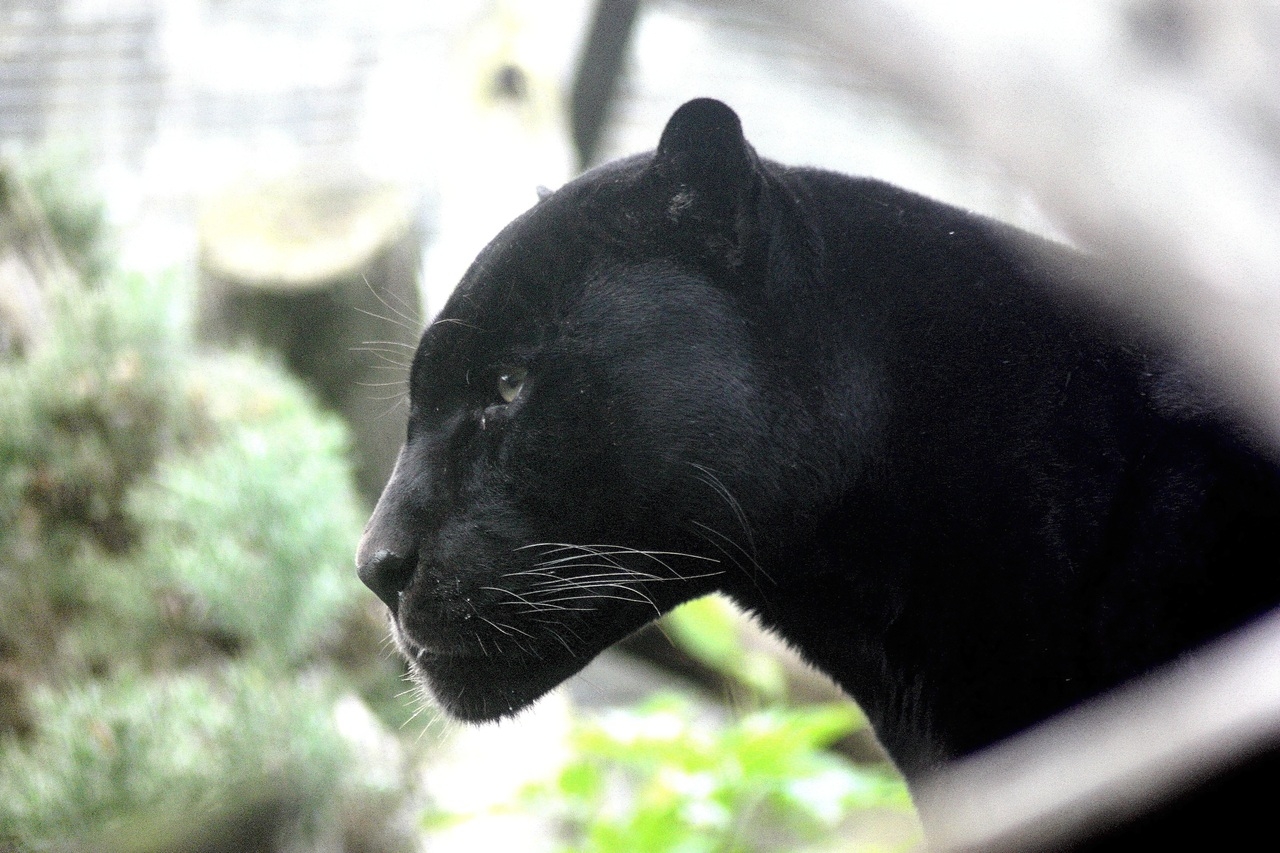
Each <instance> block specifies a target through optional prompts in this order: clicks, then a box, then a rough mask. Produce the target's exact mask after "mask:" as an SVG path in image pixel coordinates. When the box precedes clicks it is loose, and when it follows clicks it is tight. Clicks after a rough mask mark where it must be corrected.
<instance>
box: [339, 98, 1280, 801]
mask: <svg viewBox="0 0 1280 853" xmlns="http://www.w3.org/2000/svg"><path fill="white" fill-rule="evenodd" d="M1096 276H1097V274H1096V273H1095V272H1093V271H1092V270H1091V265H1090V261H1089V260H1088V259H1087V258H1085V257H1083V256H1080V255H1078V254H1077V253H1074V252H1072V251H1070V250H1068V249H1065V248H1063V247H1061V246H1058V245H1056V244H1052V243H1049V242H1047V241H1044V240H1041V239H1038V238H1036V237H1033V236H1031V235H1028V234H1025V233H1022V232H1020V231H1017V230H1015V229H1012V228H1009V227H1007V226H1004V225H1001V224H999V223H996V222H992V221H990V220H987V219H984V218H981V217H978V216H975V215H973V214H970V213H967V212H965V211H962V210H958V209H956V208H953V207H949V206H947V205H944V204H940V203H938V202H935V201H931V200H929V199H926V198H922V197H920V196H918V195H915V194H912V193H910V192H906V191H904V190H901V189H898V188H896V187H893V186H889V185H887V184H884V183H880V182H878V181H873V180H866V179H858V178H851V177H846V176H843V175H837V174H832V173H829V172H822V171H818V170H814V169H799V168H790V167H786V166H782V165H779V164H777V163H772V162H769V161H765V160H761V159H759V158H757V157H756V155H755V153H754V151H753V150H752V149H751V147H750V146H749V145H748V144H747V143H746V142H745V141H744V139H743V137H742V131H741V127H740V125H739V122H738V118H737V116H735V115H734V114H733V112H732V111H731V110H730V109H729V108H728V107H726V106H724V105H723V104H720V103H718V102H716V101H710V100H697V101H692V102H690V103H688V104H686V105H685V106H683V107H681V108H680V110H679V111H677V112H676V114H675V115H674V116H672V118H671V121H670V122H669V124H668V125H667V128H666V130H665V131H664V133H663V136H662V140H661V142H660V144H659V146H658V149H657V151H656V152H654V153H652V154H644V155H640V156H636V157H632V158H629V159H626V160H622V161H619V162H616V163H612V164H609V165H606V166H603V167H600V168H598V169H595V170H593V171H591V172H588V173H587V174H585V175H583V176H582V177H580V178H578V179H577V180H575V181H573V182H571V183H569V184H567V185H566V186H565V187H563V188H562V189H560V190H559V191H557V192H555V193H554V194H552V195H550V196H548V197H547V198H546V199H545V200H543V201H541V202H540V203H539V204H538V205H537V206H535V207H534V208H533V209H531V210H530V211H528V212H527V213H525V214H524V215H523V216H521V217H520V218H519V219H517V220H516V221H515V222H513V223H512V224H511V225H509V226H508V227H507V228H506V229H505V230H503V231H502V233H500V234H499V235H498V236H497V238H496V239H495V240H494V241H493V242H492V243H491V244H490V245H489V246H488V247H487V248H486V249H485V250H484V251H483V252H482V253H481V255H480V256H479V258H477V260H476V262H475V264H474V265H473V266H472V268H471V269H470V270H469V271H468V272H467V274H466V276H465V277H464V279H463V280H462V282H461V284H460V285H459V287H458V289H457V292H456V293H455V294H454V296H453V297H452V298H451V299H450V301H449V303H448V304H447V305H446V306H445V308H444V310H443V312H442V313H441V315H440V317H439V318H438V319H436V321H435V322H434V323H432V325H431V327H430V328H429V329H428V330H427V332H426V333H425V334H424V335H423V338H422V343H421V345H420V347H419V349H418V352H417V355H416V356H415V359H414V363H413V369H412V375H411V380H410V404H411V405H410V414H409V430H408V440H407V442H406V444H405V446H404V449H403V450H402V451H401V454H400V458H399V462H398V464H397V467H396V471H395V473H394V474H393V476H392V478H391V481H390V483H389V484H388V485H387V488H386V491H385V492H384V494H383V496H382V499H381V500H380V501H379V503H378V507H377V509H376V510H375V511H374V514H373V517H372V518H371V520H370V522H369V525H368V528H367V530H366V533H365V537H364V540H363V541H362V543H361V546H360V553H359V556H358V562H359V568H360V575H361V577H362V579H364V581H365V582H366V583H367V584H368V585H369V586H370V587H371V588H372V589H373V590H374V591H375V592H377V593H378V595H379V596H380V597H381V598H382V599H383V600H384V601H385V602H386V603H387V604H388V606H389V607H390V609H391V611H392V614H393V616H394V619H393V624H394V632H395V636H396V637H397V640H398V642H399V643H400V646H401V649H402V650H403V651H404V653H405V655H406V657H407V658H408V659H409V662H410V666H411V668H412V671H413V672H414V674H415V676H416V677H417V678H418V679H419V681H420V682H421V683H422V684H423V685H425V686H426V687H427V688H428V689H429V690H430V691H431V692H432V693H433V694H434V696H435V697H436V698H437V700H438V701H439V702H440V704H441V705H442V706H443V707H444V708H445V709H446V710H447V711H448V712H450V713H451V714H453V715H455V716H457V717H459V718H461V719H465V720H487V719H493V718H497V717H501V716H505V715H508V714H512V713H514V712H516V711H519V710H520V709H521V708H524V707H525V706H527V705H528V704H529V703H530V702H532V701H533V700H535V699H536V698H538V697H539V696H541V695H542V694H543V693H544V692H545V691H547V690H549V689H551V688H552V687H554V686H555V685H557V684H558V683H560V682H561V681H562V680H563V679H565V678H567V677H568V676H570V675H572V674H573V673H574V672H576V671H577V670H579V669H581V668H582V667H583V666H585V665H586V664H587V663H588V662H589V661H590V660H591V659H592V658H593V657H594V656H595V655H596V654H597V653H599V652H600V651H601V650H602V649H604V648H606V647H607V646H609V645H610V644H612V643H614V642H616V641H617V640H619V639H621V638H623V637H625V636H626V635H628V634H629V633H630V632H632V631H634V630H635V629H637V628H639V627H640V626H641V625H643V624H645V623H646V622H647V621H649V620H650V619H652V618H654V617H655V616H656V615H658V613H660V612H665V611H666V610H668V609H670V608H671V607H673V606H675V605H676V604H679V603H680V602H683V601H686V600H688V599H690V598H693V597H695V596H699V595H702V594H704V593H707V592H711V591H713V590H721V591H723V592H725V593H727V594H728V595H730V596H731V597H733V598H734V599H735V600H737V601H738V602H739V603H740V604H742V605H743V606H744V607H746V608H748V609H749V610H751V611H753V612H754V613H756V614H758V615H759V617H760V618H761V619H762V620H763V621H764V623H765V624H767V625H769V626H771V627H772V628H774V629H775V630H777V631H778V632H779V633H780V634H781V635H782V636H783V637H785V638H786V639H787V640H788V641H790V642H791V643H792V644H793V645H794V646H795V647H796V648H797V649H799V651H800V652H801V653H802V654H803V655H804V656H805V657H806V658H807V659H808V660H809V661H811V662H812V663H813V664H814V665H816V666H817V667H819V668H820V669H822V670H823V671H825V672H827V673H828V674H830V675H831V676H832V677H833V678H834V679H835V680H836V681H837V682H839V683H840V685H841V686H842V687H843V688H844V689H846V690H847V691H848V692H849V693H850V694H851V695H852V696H854V697H855V698H856V699H857V700H858V701H859V702H860V703H861V704H862V706H863V707H864V708H865V709H866V711H867V713H868V714H869V715H870V717H871V719H872V721H873V722H874V724H875V727H876V730H877V732H878V733H879V735H880V736H881V738H882V740H883V741H884V743H885V745H886V746H887V748H888V749H889V751H890V753H891V754H892V756H893V758H894V759H895V761H896V762H897V763H898V764H899V766H900V767H901V769H902V770H903V771H904V772H905V773H906V774H907V775H908V776H909V777H911V776H915V775H917V774H919V773H920V772H922V771H925V770H927V769H929V768H930V767H933V766H935V765H937V764H938V763H939V762H942V761H945V760H947V759H949V758H951V757H954V756H957V755H960V754H964V753H967V752H970V751H972V750H974V749H977V748H979V747H982V746H984V745H986V744H989V743H991V742H993V741H995V740H997V739H1000V738H1002V737H1005V736H1007V735H1009V734H1011V733H1013V732H1016V731H1018V730H1019V729H1022V728H1024V727H1025V726H1027V725H1029V724H1031V723H1034V722H1036V721H1038V720H1040V719H1043V718H1045V717H1046V716H1048V715H1050V714H1053V713H1054V712H1056V711H1058V710H1060V709H1063V708H1065V707H1067V706H1069V705H1071V704H1073V703H1075V702H1077V701H1079V700H1081V699H1083V698H1085V697H1088V696H1090V695H1093V694H1096V693H1098V692H1100V691H1103V690H1105V689H1107V688H1109V687H1111V686H1112V685H1115V684H1117V683H1118V682H1120V681H1123V680H1125V679H1128V678H1131V677H1133V676H1135V675H1138V674H1140V673H1142V672H1144V671H1146V670H1148V669H1150V668H1151V667H1153V666H1155V665H1158V664H1160V663H1162V662H1165V661H1168V660H1170V659H1172V658H1175V657H1177V656H1178V655H1179V654H1180V653H1182V652H1184V651H1185V650H1187V649H1189V648H1191V647H1193V646H1195V645H1197V644H1199V643H1201V642H1202V641H1204V640H1206V639H1208V638H1211V637H1213V636H1215V635H1218V634H1220V633H1222V632H1223V631H1225V630H1227V629H1229V628H1231V627H1233V626H1235V625H1238V624H1240V623H1242V622H1244V621H1246V620H1248V619H1249V618H1250V617H1252V616H1254V615H1256V614H1258V613H1260V612H1262V611H1264V610H1267V609H1269V608H1270V607H1271V606H1273V605H1274V604H1276V602H1277V600H1280V572H1277V571H1276V565H1275V558H1274V555H1275V553H1276V535H1277V531H1280V474H1278V473H1277V469H1276V467H1275V466H1274V465H1273V464H1272V463H1271V462H1270V461H1268V460H1267V459H1265V458H1264V457H1263V455H1261V454H1259V453H1257V452H1255V451H1254V450H1252V449H1251V447H1250V444H1249V442H1248V440H1247V439H1246V438H1245V437H1244V436H1243V434H1242V433H1241V432H1240V431H1238V430H1236V429H1235V428H1234V427H1232V426H1230V424H1229V421H1228V419H1227V418H1226V417H1225V416H1224V415H1223V414H1222V412H1221V411H1220V407H1219V406H1217V405H1216V404H1215V403H1214V402H1213V401H1212V400H1211V399H1210V398H1209V397H1207V396H1206V395H1205V394H1204V393H1202V392H1201V391H1199V390H1197V385H1196V383H1195V381H1194V377H1192V376H1190V375H1189V374H1188V373H1187V371H1186V370H1185V369H1183V368H1182V367H1180V366H1179V365H1178V363H1177V359H1176V358H1174V357H1173V356H1172V355H1171V354H1170V351H1168V350H1165V349H1163V348H1161V347H1160V346H1158V345H1157V344H1155V343H1154V342H1153V339H1152V338H1151V337H1150V336H1148V335H1146V334H1144V333H1142V332H1141V330H1138V329H1135V328H1131V327H1129V326H1127V325H1126V324H1123V323H1120V322H1117V321H1115V320H1114V319H1110V318H1108V317H1104V315H1102V314H1101V313H1100V312H1097V311H1095V310H1093V309H1092V308H1091V303H1090V301H1089V296H1088V294H1087V289H1086V288H1084V287H1082V286H1081V285H1082V283H1084V282H1088V281H1092V280H1093V279H1095V278H1096ZM522 372H523V375H524V378H523V382H521V381H520V377H521V375H522ZM504 377H505V378H504ZM514 388H518V393H517V394H516V395H514V397H513V400H512V401H511V402H507V401H506V399H505V398H504V397H503V396H502V395H503V393H504V392H510V391H511V390H512V389H514Z"/></svg>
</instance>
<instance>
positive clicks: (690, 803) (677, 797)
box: [529, 696, 911, 853]
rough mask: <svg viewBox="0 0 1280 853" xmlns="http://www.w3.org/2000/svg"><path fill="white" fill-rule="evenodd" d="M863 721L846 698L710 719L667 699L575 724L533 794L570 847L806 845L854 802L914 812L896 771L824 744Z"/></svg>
mask: <svg viewBox="0 0 1280 853" xmlns="http://www.w3.org/2000/svg"><path fill="white" fill-rule="evenodd" d="M864 724H865V722H864V719H863V717H862V715H861V714H860V713H859V712H858V710H857V709H856V708H854V707H853V706H852V705H847V704H837V705H822V706H811V707H802V708H785V707H776V708H772V709H768V710H762V711H757V712H754V713H750V714H746V715H743V716H741V717H740V718H738V719H736V720H734V721H732V722H723V721H721V722H716V721H714V720H711V719H706V718H700V717H699V714H698V712H697V709H696V708H695V707H694V706H693V705H692V704H690V703H689V702H688V701H687V700H682V699H679V698H677V697H674V696H662V697H658V698H656V699H654V700H651V701H650V702H649V703H647V704H645V705H643V706H641V707H638V708H635V709H628V710H620V711H614V712H610V713H607V714H604V715H603V716H601V717H599V718H596V719H591V720H586V721H584V722H582V723H581V724H580V725H578V726H577V728H576V730H575V733H574V735H573V740H572V744H571V746H572V748H573V758H572V759H571V760H570V761H569V763H568V764H567V765H566V766H565V768H564V770H563V771H562V772H561V773H560V775H559V777H558V778H557V779H555V780H554V782H552V783H550V784H548V785H545V786H539V787H536V788H534V789H533V790H531V791H530V792H529V797H530V798H531V800H532V802H533V803H536V804H538V805H540V806H541V807H542V808H550V809H555V810H559V811H560V812H561V813H562V814H563V818H564V820H565V822H566V826H567V829H568V832H567V834H568V836H569V839H570V840H569V842H568V843H567V845H566V847H565V849H566V851H572V853H623V851H637V850H643V851H646V853H754V851H764V850H801V849H808V845H813V844H819V843H821V842H824V841H830V840H831V837H832V834H833V833H834V832H835V831H836V830H837V829H838V828H839V827H840V825H841V823H842V821H844V820H845V819H846V818H847V817H848V816H849V814H850V813H851V812H852V811H854V810H855V809H869V808H887V809H896V810H904V811H909V810H910V808H911V800H910V797H909V796H908V795H907V792H906V788H905V787H904V786H903V784H902V782H901V780H900V779H899V778H897V777H896V776H895V775H894V774H892V773H890V772H887V771H886V770H885V769H883V768H876V769H869V768H860V767H857V766H855V765H853V764H851V763H850V762H849V761H847V760H846V759H844V758H842V757H840V756H838V755H836V754H835V753H833V752H830V751H828V750H827V747H830V746H831V745H832V744H833V743H834V742H835V741H837V740H838V739H839V738H841V737H843V736H845V735H847V734H849V733H850V732H852V731H854V730H855V729H856V728H858V727H859V726H861V725H864Z"/></svg>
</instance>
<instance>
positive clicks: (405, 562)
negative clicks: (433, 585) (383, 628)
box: [356, 548, 417, 613]
mask: <svg viewBox="0 0 1280 853" xmlns="http://www.w3.org/2000/svg"><path fill="white" fill-rule="evenodd" d="M416 563H417V559H416V558H415V556H414V555H412V554H410V555H404V554H397V553H395V552H393V551H390V550H388V549H386V548H383V549H381V550H379V551H375V552H374V554H373V556H371V557H369V558H368V559H367V560H364V561H363V562H361V563H360V565H359V566H357V567H356V574H358V575H359V576H360V580H361V582H363V583H364V585H365V586H367V587H369V589H371V590H373V593H374V595H376V596H378V598H381V599H382V601H383V603H385V604H386V605H387V607H390V608H391V612H392V613H395V612H396V610H397V609H398V608H399V606H400V593H401V592H402V591H403V590H404V589H405V587H407V586H408V585H409V581H410V580H412V579H413V570H414V567H415V565H416Z"/></svg>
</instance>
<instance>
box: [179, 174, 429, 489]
mask: <svg viewBox="0 0 1280 853" xmlns="http://www.w3.org/2000/svg"><path fill="white" fill-rule="evenodd" d="M416 214H417V209H416V204H415V203H414V199H413V196H412V195H411V194H410V193H408V192H406V191H405V190H403V189H400V188H397V187H394V186H389V185H385V184H377V183H374V182H372V181H368V180H364V179H360V178H352V177H347V176H335V175H333V174H331V173H325V172H306V173H300V174H297V175H294V176H292V177H289V178H285V179H278V180H273V181H266V182H257V183H248V184H245V185H243V186H238V187H235V188H233V189H231V190H228V191H227V192H225V193H223V194H222V195H221V196H219V197H217V198H215V199H213V200H212V201H211V202H210V203H209V204H207V205H206V207H205V210H204V212H203V214H202V216H201V220H200V267H201V274H200V296H199V300H198V302H199V305H198V309H197V310H198V317H199V327H200V332H201V334H202V336H203V337H204V338H205V340H207V341H209V342H213V343H217V344H220V345H229V346H240V345H245V344H248V345H251V346H254V347H257V348H260V349H265V350H267V351H269V352H272V353H275V354H276V355H277V356H278V357H279V358H280V359H281V360H282V361H283V363H284V364H285V365H286V366H287V367H288V368H289V369H290V370H291V371H293V372H294V373H295V374H296V375H298V376H299V377H301V378H302V379H303V380H304V381H306V382H307V384H308V385H309V386H310V387H311V388H312V390H313V391H314V392H315V394H316V395H317V397H318V398H319V399H320V401H321V402H322V403H323V404H324V405H326V406H327V407H328V408H330V409H331V410H333V411H335V412H337V413H338V414H340V415H342V417H343V418H344V419H345V420H346V421H347V423H348V425H349V426H350V428H351V432H352V436H353V448H352V450H353V455H354V465H355V473H356V481H357V485H358V486H359V489H360V492H361V494H362V495H363V496H364V497H365V498H366V499H367V500H368V501H369V502H370V503H371V504H372V503H373V502H374V501H375V500H376V499H377V496H378V494H379V492H380V491H381V489H382V485H383V484H384V483H385V482H386V480H387V477H388V475H389V474H390V471H391V467H392V464H393V463H394V461H395V455H396V453H397V451H398V450H399V447H400V444H401V443H402V442H403V440H404V414H403V410H402V409H403V404H404V399H405V398H404V391H405V384H404V383H405V379H406V377H407V376H408V363H409V360H410V358H411V356H412V353H413V346H414V345H415V344H416V343H417V338H418V335H419V334H420V332H421V326H422V317H421V307H420V305H421V303H420V301H419V295H418V284H417V280H418V270H419V267H420V264H421V239H420V230H419V228H418V226H417V215H416Z"/></svg>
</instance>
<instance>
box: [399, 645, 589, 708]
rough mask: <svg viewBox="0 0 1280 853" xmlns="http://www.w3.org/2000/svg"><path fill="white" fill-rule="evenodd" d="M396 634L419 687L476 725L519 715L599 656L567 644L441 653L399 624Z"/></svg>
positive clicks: (439, 704)
mask: <svg viewBox="0 0 1280 853" xmlns="http://www.w3.org/2000/svg"><path fill="white" fill-rule="evenodd" d="M393 633H394V636H395V639H396V643H397V645H398V646H399V647H400V651H401V653H402V654H403V655H404V657H405V659H406V660H407V661H408V665H409V673H410V675H411V676H412V678H413V680H414V682H415V683H416V684H417V685H418V687H419V688H420V689H422V691H423V692H424V693H425V694H426V695H427V697H429V698H430V699H431V700H433V701H434V704H436V705H438V706H439V707H440V708H441V709H442V710H443V711H444V712H445V713H447V714H448V715H449V716H451V717H453V718H454V719H458V720H462V721H464V722H470V723H481V722H490V721H494V720H499V719H502V718H504V717H510V716H513V715H515V714H517V713H519V712H520V711H522V710H524V709H525V708H528V707H529V706H530V705H532V704H533V703H534V702H536V701H537V700H539V699H541V698H542V697H543V696H544V695H546V694H547V693H548V692H550V691H551V690H553V689H554V688H555V687H557V686H558V685H559V684H560V683H561V682H563V681H564V680H565V679H567V678H569V677H570V676H572V675H574V674H575V673H577V672H578V671H579V670H581V669H582V668H583V667H584V666H586V664H587V663H589V662H590V661H591V659H592V658H594V657H595V654H590V655H586V654H581V655H580V654H577V653H573V652H571V651H569V650H566V649H563V648H561V649H559V651H558V652H556V651H555V650H551V649H532V648H529V649H526V650H523V651H518V652H517V651H513V650H505V651H496V650H495V651H494V652H490V653H480V652H473V651H470V650H465V651H438V650H436V649H433V648H431V647H429V646H428V645H424V644H420V643H418V642H417V641H415V640H414V639H412V638H411V637H409V636H407V635H406V634H405V632H404V631H403V629H401V628H399V627H398V626H397V627H396V628H395V629H394V631H393Z"/></svg>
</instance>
